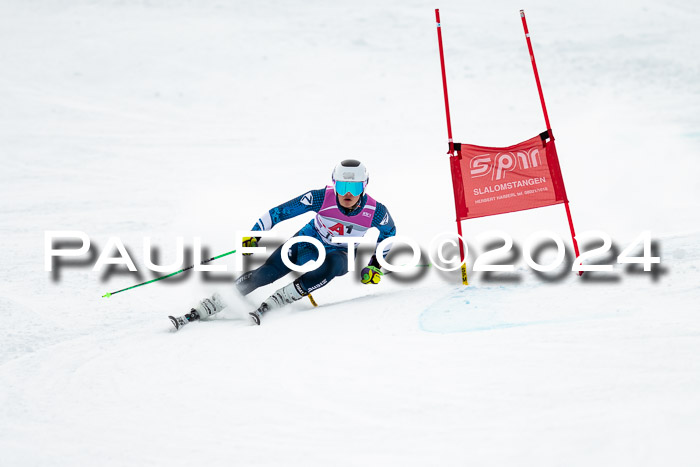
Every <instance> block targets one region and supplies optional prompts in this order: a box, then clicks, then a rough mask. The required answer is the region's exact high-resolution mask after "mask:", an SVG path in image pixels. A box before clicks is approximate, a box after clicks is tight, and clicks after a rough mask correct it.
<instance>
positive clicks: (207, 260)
mask: <svg viewBox="0 0 700 467" xmlns="http://www.w3.org/2000/svg"><path fill="white" fill-rule="evenodd" d="M235 252H236V250H233V251H229V252H228V253H224V254H223V255H219V256H214V257H213V258H209V259H205V260H204V261H202V262H201V263H199V264H204V263H208V262H210V261H214V260H215V259H219V258H223V257H224V256H228V255H230V254H233V253H235ZM194 266H195V265H194V264H193V265H191V266H188V267H186V268H185V269H180V270H179V271H175V272H173V273H171V274H168V275H167V276H162V277H158V278H156V279H152V280H150V281H146V282H141V283H140V284H136V285H132V286H131V287H127V288H125V289H121V290H117V291H116V292H107V293H106V294H104V295H103V296H102V298H104V297H108V298H109V297H111V296H112V295H114V294H117V293H119V292H124V291H125V290H129V289H135V288H136V287H141V286H142V285H146V284H150V283H151V282H156V281H159V280H162V279H167V278H168V277H172V276H174V275H175V274H180V273H181V272H185V271H187V270H188V269H192V268H193V267H194Z"/></svg>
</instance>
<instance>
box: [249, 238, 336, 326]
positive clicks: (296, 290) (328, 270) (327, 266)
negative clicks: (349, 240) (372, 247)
mask: <svg viewBox="0 0 700 467" xmlns="http://www.w3.org/2000/svg"><path fill="white" fill-rule="evenodd" d="M304 253H305V252H302V253H300V254H299V256H300V257H303V259H302V261H303V262H304V263H306V262H307V261H310V260H311V259H313V257H312V255H310V254H309V255H307V254H304ZM347 272H348V254H347V252H345V251H341V250H332V251H330V252H328V253H327V254H326V260H325V261H324V262H323V264H322V265H321V266H319V267H318V268H317V269H315V270H313V271H309V272H307V273H305V274H303V275H302V276H301V277H299V278H298V279H296V280H295V281H294V282H292V283H290V284H287V285H286V286H284V287H282V288H281V289H279V290H277V291H276V292H275V293H273V294H272V295H270V296H269V297H268V298H267V299H266V300H265V301H264V302H262V304H261V305H260V307H258V309H257V310H255V311H252V312H250V313H249V314H250V316H251V318H252V319H253V321H255V323H256V324H260V318H261V317H262V314H263V313H264V312H266V311H268V310H273V309H276V308H281V307H283V306H285V305H286V304H288V303H292V302H295V301H297V300H300V299H301V298H302V297H304V296H306V295H308V294H309V292H311V291H312V290H316V289H318V288H321V287H323V286H324V285H326V284H328V282H330V281H331V280H332V279H333V278H334V277H337V276H342V275H343V274H346V273H347Z"/></svg>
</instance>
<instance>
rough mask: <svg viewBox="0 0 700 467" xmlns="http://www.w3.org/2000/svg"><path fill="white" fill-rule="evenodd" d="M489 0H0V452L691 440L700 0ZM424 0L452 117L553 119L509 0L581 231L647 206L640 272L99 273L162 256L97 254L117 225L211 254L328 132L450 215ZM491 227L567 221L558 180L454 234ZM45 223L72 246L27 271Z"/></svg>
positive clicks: (445, 455) (425, 230)
mask: <svg viewBox="0 0 700 467" xmlns="http://www.w3.org/2000/svg"><path fill="white" fill-rule="evenodd" d="M492 3H494V4H487V3H486V2H478V3H477V2H466V1H460V2H452V1H443V2H441V3H440V4H429V3H426V2H422V1H397V0H390V1H385V2H369V1H354V2H320V1H306V2H303V3H302V2H281V1H260V2H224V1H219V2H216V1H206V2H205V1H196V2H195V1H184V0H182V1H175V0H173V1H167V2H166V1H158V0H153V1H145V0H144V1H128V0H127V1H118V0H111V1H109V0H106V1H88V0H85V1H72V2H67V1H43V0H35V1H19V0H4V1H3V2H1V3H0V61H1V62H2V72H1V73H0V102H2V105H0V158H1V161H0V164H1V165H0V167H2V169H1V170H0V199H1V200H2V201H1V202H0V232H1V235H2V249H1V250H0V265H1V266H0V267H1V269H0V313H1V317H2V321H1V324H0V465H2V466H25V465H27V466H29V465H31V466H37V465H79V464H80V465H105V466H113V465H192V464H195V463H197V464H201V465H338V466H346V465H402V466H404V465H421V466H423V465H447V466H453V465H537V466H550V465H567V466H571V465H582V466H583V465H586V466H589V465H635V466H638V465H674V466H676V465H688V466H691V465H698V464H700V448H699V447H698V443H697V439H698V436H699V435H700V318H699V315H698V309H699V308H700V307H698V302H699V299H700V287H699V286H698V279H699V277H698V260H699V258H700V247H699V240H700V214H699V212H700V211H699V210H698V209H697V207H696V204H697V199H698V196H699V195H700V185H699V184H698V183H697V178H696V177H697V174H698V168H699V164H700V162H699V161H700V159H699V158H698V155H699V149H700V130H699V128H700V114H699V113H698V111H697V109H699V108H700V79H698V77H699V76H700V73H699V71H700V56H699V55H698V53H697V51H698V48H699V46H700V33H699V32H698V29H697V24H698V22H700V7H699V6H698V5H697V4H696V3H694V2H690V1H667V2H658V1H654V2H652V1H647V0H642V1H638V2H602V1H585V2H584V1H575V2H555V1H551V0H548V1H527V0H525V1H521V2H517V3H516V2H512V1H503V2H492ZM435 7H439V8H440V9H441V16H442V23H443V28H444V29H443V34H444V40H445V53H446V60H447V71H448V86H449V91H450V101H451V106H452V121H453V128H454V133H455V139H456V140H458V141H463V142H468V143H473V144H481V145H494V146H499V145H500V146H502V145H509V144H514V143H516V142H519V141H523V140H525V139H528V138H530V137H531V136H533V135H534V134H537V133H539V132H540V131H542V130H544V123H543V119H542V115H541V112H540V107H539V99H538V96H537V91H536V88H535V84H534V80H533V78H532V71H531V68H530V63H529V58H528V54H527V50H526V46H525V41H524V38H523V33H522V27H521V23H520V16H519V14H518V11H519V9H520V8H524V9H525V11H526V13H527V15H528V24H529V26H530V31H531V34H532V39H533V45H534V48H535V55H536V57H537V60H538V66H539V71H540V75H541V77H542V84H543V87H544V92H545V97H546V98H547V104H548V109H549V115H550V119H551V121H552V125H553V129H554V132H555V134H556V135H557V145H558V152H559V155H560V159H561V166H562V170H563V173H564V179H565V181H566V184H567V191H568V194H569V197H570V199H571V209H572V214H573V216H574V220H575V223H576V227H577V230H578V231H580V232H583V231H586V230H603V231H605V232H607V233H608V234H610V235H611V237H612V238H613V240H614V242H615V246H616V248H617V249H618V251H620V250H621V249H623V248H624V247H625V246H627V244H628V243H629V241H631V240H632V239H633V238H634V237H636V236H637V235H638V234H639V233H640V232H641V231H643V230H650V231H651V232H652V235H653V237H654V239H655V240H656V242H657V251H658V254H659V255H660V256H661V258H662V260H661V261H662V263H661V268H660V269H658V270H657V273H654V274H652V273H634V272H630V271H626V270H625V268H622V267H621V266H616V267H615V273H614V274H612V275H609V274H608V275H601V274H593V275H589V276H588V277H586V276H584V278H579V277H578V276H576V275H574V274H573V273H564V274H562V275H561V277H560V278H559V279H558V280H553V281H549V280H544V279H542V278H541V277H538V276H537V275H535V274H534V273H533V272H532V271H530V270H528V269H526V266H525V265H524V263H523V262H522V260H520V261H519V262H518V265H517V268H518V277H519V279H520V280H519V281H512V280H496V279H498V278H499V276H498V275H494V276H493V277H492V278H491V279H492V280H487V279H488V277H486V276H485V275H484V274H483V273H482V274H480V273H473V274H470V280H471V282H472V285H471V286H470V287H468V288H464V287H462V286H461V285H460V282H459V277H458V276H457V275H455V274H454V273H453V274H440V273H438V271H435V270H434V269H430V270H422V269H421V270H417V273H416V274H414V275H408V277H407V276H406V275H398V274H397V275H395V276H387V277H385V278H384V280H383V281H382V283H381V284H380V285H378V286H376V287H369V286H363V285H361V284H359V283H358V281H357V278H356V277H355V276H353V275H351V274H348V275H347V276H344V277H342V278H339V279H337V280H335V281H333V282H332V283H331V284H330V285H329V286H327V287H325V288H323V289H320V290H318V291H317V292H314V296H315V298H316V300H317V301H318V302H319V304H320V307H318V308H316V309H314V308H312V307H311V305H310V303H309V302H308V301H306V300H304V301H302V302H299V303H296V304H294V305H292V306H290V307H288V308H286V309H284V310H280V311H278V312H274V313H270V314H269V315H267V316H265V317H264V322H263V325H262V326H260V327H253V326H250V325H249V324H248V321H247V320H246V319H245V314H246V313H247V311H248V310H249V309H252V308H253V307H254V306H256V305H257V304H258V303H259V302H260V301H261V300H262V299H264V298H265V297H266V296H267V295H269V293H271V292H272V291H273V290H275V286H281V285H284V283H286V282H287V281H288V280H289V279H286V280H281V281H279V283H276V284H275V285H274V286H269V287H267V288H264V289H260V290H258V291H256V292H254V293H253V294H251V295H250V296H249V297H248V298H247V299H245V300H244V299H241V298H238V297H236V296H235V295H234V294H233V291H232V280H233V278H234V277H235V276H234V274H233V273H232V272H229V273H227V274H223V273H218V274H211V275H210V276H209V280H204V276H203V275H202V274H198V275H194V274H187V275H186V276H185V277H183V278H181V279H174V280H172V281H168V283H165V282H160V283H157V284H151V285H148V286H144V287H141V288H138V289H135V290H131V291H128V292H124V293H122V294H119V295H115V296H113V297H111V298H109V299H107V298H100V297H101V295H102V294H104V293H105V292H107V291H113V290H116V289H120V288H123V287H127V286H129V285H132V284H134V283H137V282H139V281H141V280H147V279H149V278H151V277H152V276H151V274H150V273H148V272H147V271H145V270H143V272H142V273H141V276H140V277H137V276H136V275H134V274H127V273H124V271H123V270H122V269H117V270H116V271H114V272H113V273H112V274H105V273H97V272H92V271H91V265H92V264H93V263H94V261H95V259H96V257H97V255H98V254H99V253H101V252H102V249H103V248H104V247H105V246H106V245H107V242H108V239H109V238H110V237H112V236H117V237H119V238H120V239H121V240H122V241H123V242H124V244H125V245H126V247H127V248H128V250H129V252H130V254H131V255H132V257H133V259H134V261H135V262H136V263H137V265H138V266H139V267H140V268H143V266H144V255H143V251H142V249H143V244H142V239H143V237H145V236H150V237H151V238H152V239H153V243H154V244H155V245H157V246H158V247H159V249H160V251H161V259H162V262H163V263H167V262H170V261H172V260H174V259H175V250H174V248H175V237H176V236H183V237H184V238H185V243H186V245H187V246H190V247H191V246H192V241H193V240H192V239H193V237H194V236H200V237H202V239H203V242H204V244H205V245H206V246H207V250H208V252H209V253H211V255H214V254H218V253H222V252H225V251H229V250H230V249H231V244H232V240H231V238H232V236H233V234H234V232H235V231H236V230H240V229H248V228H250V227H251V226H252V224H253V223H254V221H255V220H256V219H257V217H258V216H259V215H260V214H262V212H263V211H264V210H266V209H268V208H270V207H272V206H274V205H276V204H279V203H281V202H283V201H286V200H287V199H289V198H291V197H292V196H296V195H299V194H301V193H303V192H305V191H307V190H309V189H311V188H319V187H321V186H323V185H324V184H325V183H326V182H327V181H328V178H329V174H330V171H331V168H332V166H333V165H334V164H335V163H336V162H337V161H338V160H340V159H342V158H345V157H348V156H355V157H358V158H361V159H362V160H363V161H364V162H365V163H366V164H367V165H368V166H369V167H370V170H371V174H372V178H371V183H370V192H371V193H372V195H373V196H374V197H376V198H377V199H379V200H380V201H381V202H383V203H384V204H386V205H387V206H388V207H389V209H390V211H391V213H392V215H393V217H394V218H395V221H396V223H397V225H398V229H399V233H400V234H403V235H408V236H410V237H412V238H414V239H416V240H417V241H418V242H419V243H420V244H421V245H422V246H423V247H424V248H427V245H428V243H429V241H430V239H431V238H432V237H433V236H434V235H435V234H436V233H437V232H443V231H453V230H454V228H455V227H454V220H453V219H454V207H453V204H452V191H451V187H450V176H449V170H448V164H447V158H446V156H445V154H444V153H445V150H446V143H445V140H446V131H445V120H444V107H443V100H442V87H441V82H440V71H439V60H438V52H437V39H436V33H435V24H434V12H433V9H434V8H435ZM306 220H308V218H307V217H305V218H304V219H299V220H294V221H290V222H287V223H285V224H282V225H280V226H279V228H276V229H275V232H277V233H278V240H279V241H283V240H284V239H286V238H287V237H288V236H289V235H291V234H292V233H294V232H295V231H296V229H298V228H299V227H300V226H301V225H302V224H303V223H304V222H305V221H306ZM287 224H288V225H287ZM492 229H500V230H504V231H506V232H508V233H509V234H510V235H512V236H513V237H514V238H515V239H516V242H519V243H520V244H522V241H523V239H524V238H526V237H527V236H528V235H529V234H530V233H532V232H533V231H535V230H540V229H550V230H553V231H555V232H557V233H558V234H559V235H561V236H562V238H564V239H566V238H567V234H568V229H567V225H566V221H565V217H564V210H563V208H562V207H561V206H555V207H550V208H544V209H540V210H536V211H527V212H521V213H516V214H511V215H506V216H498V217H494V218H484V219H478V220H473V221H469V222H465V223H464V232H465V234H466V235H467V236H468V237H469V239H470V246H472V247H473V248H474V252H478V251H479V248H480V247H481V246H480V245H478V244H477V243H476V242H474V238H475V237H476V235H477V234H479V233H482V232H485V231H487V230H492ZM47 230H82V231H84V232H86V233H87V234H88V235H89V236H90V237H91V239H92V250H91V253H92V255H93V256H92V257H90V258H83V264H82V265H78V266H73V267H62V268H60V269H59V271H58V273H57V274H52V273H49V272H45V271H44V268H43V265H44V232H45V231H47ZM272 243H273V242H270V243H269V244H272ZM368 256H369V252H367V251H365V252H364V253H363V254H362V255H361V258H360V259H359V260H358V265H361V264H362V262H363V261H366V260H367V257H368ZM610 258H612V260H613V261H614V255H609V257H608V259H610ZM259 261H260V260H257V263H255V260H253V261H252V264H259ZM219 264H226V265H228V266H229V267H232V265H233V260H232V259H231V258H230V257H229V258H226V259H222V260H220V261H219ZM212 278H213V279H216V281H213V280H211V279H212ZM511 278H512V277H511ZM501 279H503V277H501ZM506 279H508V278H506ZM213 291H220V292H221V293H223V294H224V295H225V296H226V298H227V300H228V301H229V302H230V303H231V306H230V307H229V308H228V309H226V310H225V311H224V312H222V313H221V314H220V315H218V316H217V317H216V319H213V320H211V321H208V322H201V323H195V324H192V325H190V326H188V327H186V328H185V329H183V330H182V331H181V332H178V333H172V332H171V331H170V323H169V321H168V320H167V318H166V317H167V315H169V314H182V313H184V312H186V311H187V310H188V309H189V308H190V307H191V306H192V305H194V303H196V301H197V300H198V299H199V298H201V297H204V296H206V295H207V294H210V293H211V292H213Z"/></svg>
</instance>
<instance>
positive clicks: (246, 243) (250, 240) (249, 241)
mask: <svg viewBox="0 0 700 467" xmlns="http://www.w3.org/2000/svg"><path fill="white" fill-rule="evenodd" d="M241 246H242V247H246V248H255V247H256V246H258V237H243V239H241ZM252 254H253V253H243V256H250V255H252Z"/></svg>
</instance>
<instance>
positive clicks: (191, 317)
mask: <svg viewBox="0 0 700 467" xmlns="http://www.w3.org/2000/svg"><path fill="white" fill-rule="evenodd" d="M224 308H226V304H225V303H224V302H223V300H222V299H221V296H220V295H219V294H218V293H215V294H214V295H212V296H211V298H205V299H204V300H202V301H200V302H199V304H198V305H197V306H195V307H194V308H192V309H191V310H190V312H189V313H187V314H184V315H182V316H179V317H177V318H176V317H174V316H168V318H170V321H171V322H172V323H173V326H175V330H176V331H177V330H179V329H180V328H181V327H183V326H185V325H186V324H188V323H191V322H192V321H197V320H199V319H202V318H204V319H206V318H209V317H210V316H213V315H215V314H216V313H218V312H220V311H221V310H223V309H224Z"/></svg>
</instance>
